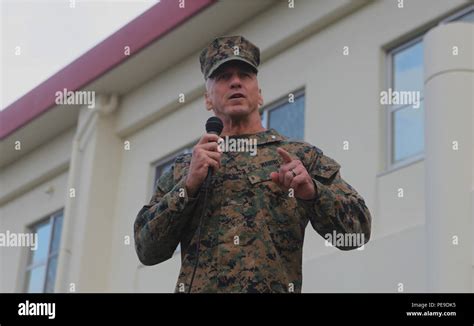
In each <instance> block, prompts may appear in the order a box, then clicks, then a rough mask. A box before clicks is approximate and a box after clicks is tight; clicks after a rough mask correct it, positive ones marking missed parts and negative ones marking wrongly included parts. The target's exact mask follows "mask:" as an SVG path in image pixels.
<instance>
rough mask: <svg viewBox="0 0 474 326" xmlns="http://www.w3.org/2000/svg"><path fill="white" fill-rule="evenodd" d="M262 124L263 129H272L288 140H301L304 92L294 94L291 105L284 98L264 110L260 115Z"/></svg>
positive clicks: (302, 135) (302, 133)
mask: <svg viewBox="0 0 474 326" xmlns="http://www.w3.org/2000/svg"><path fill="white" fill-rule="evenodd" d="M262 124H263V126H264V127H265V128H273V129H275V130H276V131H278V132H279V133H281V134H282V135H284V136H286V137H288V138H291V139H297V140H303V139H304V92H303V91H299V92H296V93H294V101H293V102H292V103H290V102H289V101H288V97H285V98H283V99H281V100H279V101H277V102H276V103H274V104H273V105H271V106H269V107H268V108H265V109H264V110H263V113H262Z"/></svg>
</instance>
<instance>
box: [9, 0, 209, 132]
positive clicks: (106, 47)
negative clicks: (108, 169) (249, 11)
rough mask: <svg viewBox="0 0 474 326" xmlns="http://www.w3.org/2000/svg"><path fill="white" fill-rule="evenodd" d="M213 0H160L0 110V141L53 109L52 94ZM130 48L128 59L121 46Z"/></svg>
mask: <svg viewBox="0 0 474 326" xmlns="http://www.w3.org/2000/svg"><path fill="white" fill-rule="evenodd" d="M215 1H216V0H192V1H189V0H188V1H186V2H185V8H180V7H179V1H178V0H161V2H160V3H158V4H156V5H155V6H153V7H152V8H150V9H149V10H147V11H146V12H144V13H143V14H142V15H140V16H138V17H137V18H136V19H134V20H133V21H131V22H130V23H128V24H127V25H125V26H124V27H122V28H121V29H120V30H118V31H117V32H115V33H114V34H112V35H111V36H109V37H108V38H107V39H105V40H104V41H103V42H101V43H99V44H98V45H97V46H95V47H94V48H92V49H90V50H89V51H87V52H86V53H84V54H83V55H82V56H80V57H79V58H78V59H76V60H75V61H73V62H72V63H70V64H69V65H67V66H66V67H65V68H63V69H61V70H60V71H59V72H57V73H56V74H54V75H53V76H51V77H50V78H49V79H47V80H46V81H44V82H43V83H41V84H40V85H38V86H37V87H35V88H34V89H32V90H31V91H29V92H28V93H27V94H25V95H24V96H22V97H21V98H19V99H18V100H16V101H15V102H14V103H12V104H10V105H9V106H8V107H7V108H5V109H4V110H3V111H0V139H3V138H5V137H7V136H8V135H10V134H11V133H13V132H14V131H15V130H17V129H19V128H21V127H22V126H24V125H26V124H27V123H29V122H30V121H32V120H33V119H35V118H37V117H39V116H40V115H41V114H43V113H45V112H47V111H48V110H49V109H51V108H53V107H54V106H55V105H56V104H55V93H56V92H57V91H62V90H63V89H64V88H66V89H67V90H68V91H69V90H70V91H74V90H78V89H81V88H82V87H84V86H85V85H87V84H89V83H91V82H92V81H94V80H95V79H97V78H98V77H100V76H101V75H103V74H105V73H106V72H108V71H109V70H111V69H113V68H114V67H115V66H117V65H119V64H121V63H123V62H125V61H126V60H127V59H129V58H130V57H131V56H132V55H134V54H136V53H138V52H140V50H142V49H143V48H145V47H146V46H147V45H149V44H150V43H153V42H155V41H156V40H158V39H160V38H161V37H163V36H164V35H166V34H167V33H168V32H170V31H172V30H173V29H175V28H177V27H178V26H179V25H181V24H182V23H184V22H185V21H187V20H188V19H190V18H191V17H193V16H195V15H197V14H198V13H199V12H200V11H201V10H203V9H205V8H206V7H208V6H210V5H212V4H213V3H214V2H215ZM125 46H129V47H130V56H126V55H124V47H125Z"/></svg>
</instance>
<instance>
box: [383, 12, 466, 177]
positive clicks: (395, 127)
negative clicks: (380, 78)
mask: <svg viewBox="0 0 474 326" xmlns="http://www.w3.org/2000/svg"><path fill="white" fill-rule="evenodd" d="M453 21H464V22H470V23H474V6H473V5H470V6H469V7H466V8H464V9H463V10H461V11H458V12H457V13H455V14H454V15H451V16H449V17H447V18H446V19H444V20H442V21H441V22H439V24H444V23H449V22H453ZM422 38H423V35H420V36H419V37H417V38H415V39H413V40H411V41H409V42H407V43H405V44H403V45H401V46H398V47H397V48H395V49H393V50H391V51H389V53H388V55H389V57H390V59H389V62H390V73H389V75H390V82H389V85H388V87H389V88H391V89H392V90H393V91H408V92H413V91H415V92H420V105H419V107H418V108H414V107H413V105H411V104H408V105H406V104H405V105H403V104H401V105H390V106H389V109H388V127H389V144H388V147H389V148H388V154H389V158H388V163H389V168H395V167H398V166H403V165H405V164H407V163H410V162H413V161H416V160H418V159H420V158H422V157H423V152H424V96H423V94H424V93H423V64H424V62H423V40H422Z"/></svg>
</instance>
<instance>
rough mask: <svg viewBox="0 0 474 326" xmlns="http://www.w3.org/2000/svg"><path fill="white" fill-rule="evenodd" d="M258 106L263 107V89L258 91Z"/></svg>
mask: <svg viewBox="0 0 474 326" xmlns="http://www.w3.org/2000/svg"><path fill="white" fill-rule="evenodd" d="M258 104H259V105H260V106H262V105H263V96H262V89H261V88H259V89H258Z"/></svg>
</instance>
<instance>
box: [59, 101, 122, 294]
mask: <svg viewBox="0 0 474 326" xmlns="http://www.w3.org/2000/svg"><path fill="white" fill-rule="evenodd" d="M96 103H97V104H96V107H95V108H94V109H89V108H87V107H83V108H81V112H80V116H79V122H78V127H77V131H76V135H75V137H74V141H73V144H72V154H71V163H70V169H69V178H68V189H74V192H75V194H74V195H75V196H74V197H70V196H69V193H68V196H67V198H66V207H65V210H64V222H63V229H62V235H61V245H60V254H59V260H58V269H57V277H56V284H55V286H56V287H55V289H56V291H57V292H73V291H72V290H71V289H74V292H107V286H108V277H109V275H110V273H109V257H110V251H111V246H112V228H113V224H114V217H115V206H116V195H117V185H118V175H119V171H120V161H121V160H120V158H121V151H122V150H123V144H122V143H121V140H120V138H119V137H118V136H117V135H116V133H115V118H116V114H113V113H114V110H115V108H116V107H117V98H116V97H107V96H100V97H99V99H98V101H96Z"/></svg>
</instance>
